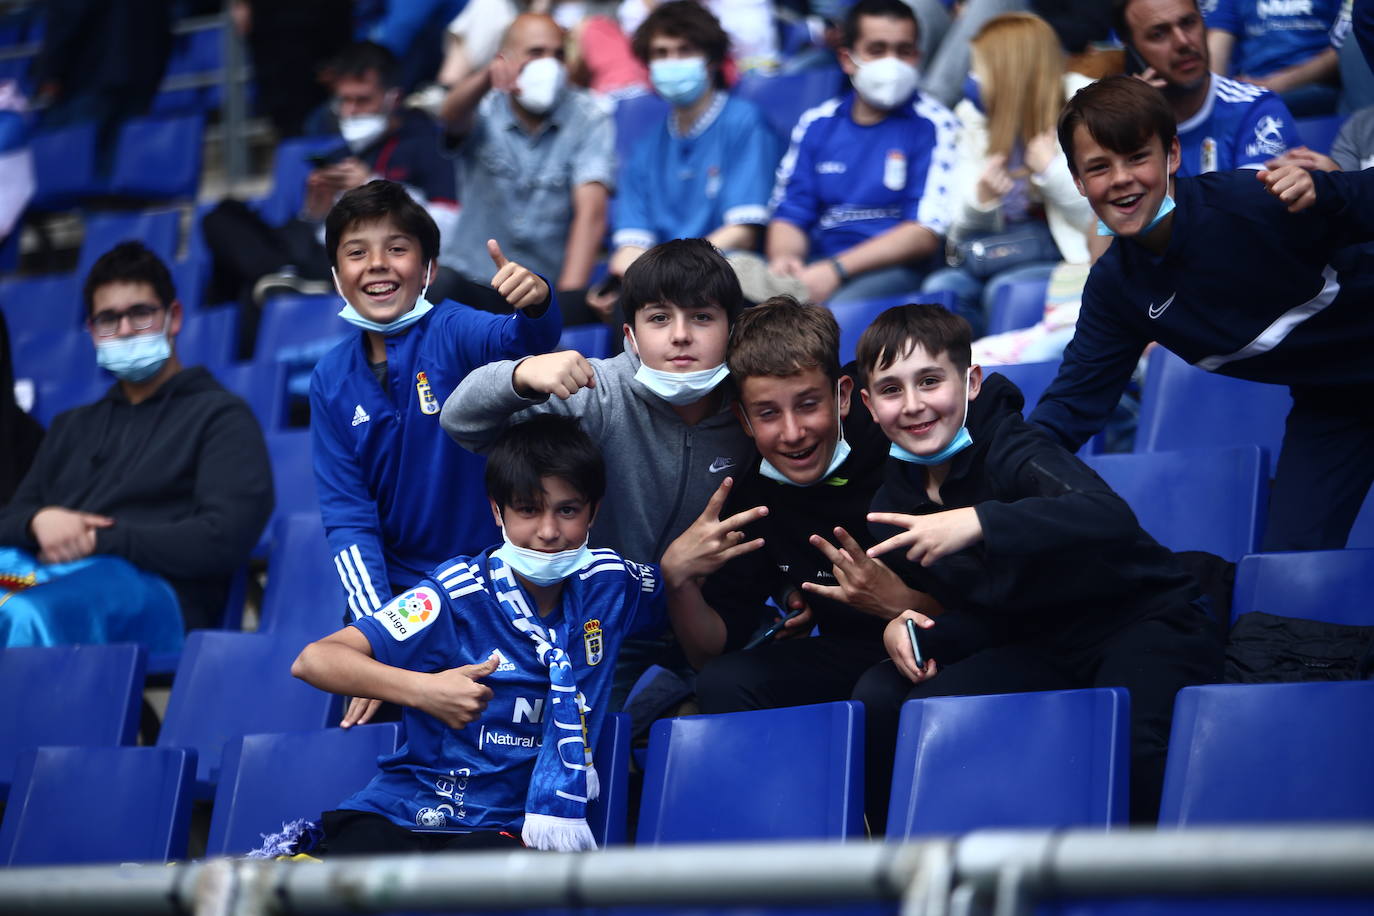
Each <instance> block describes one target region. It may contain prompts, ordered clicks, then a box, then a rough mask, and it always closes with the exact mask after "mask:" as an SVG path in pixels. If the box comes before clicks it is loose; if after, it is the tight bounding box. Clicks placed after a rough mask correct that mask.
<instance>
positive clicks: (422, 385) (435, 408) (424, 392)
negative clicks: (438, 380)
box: [415, 372, 439, 414]
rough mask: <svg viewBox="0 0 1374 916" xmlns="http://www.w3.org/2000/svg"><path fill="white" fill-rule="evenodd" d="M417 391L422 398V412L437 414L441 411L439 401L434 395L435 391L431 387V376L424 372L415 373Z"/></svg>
mask: <svg viewBox="0 0 1374 916" xmlns="http://www.w3.org/2000/svg"><path fill="white" fill-rule="evenodd" d="M415 393H416V395H418V396H419V398H420V413H423V414H436V413H438V412H439V402H438V400H436V399H435V397H434V391H433V390H432V389H431V388H430V387H429V376H427V375H425V374H424V373H423V372H417V373H415Z"/></svg>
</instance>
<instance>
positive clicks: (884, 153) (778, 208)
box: [745, 0, 956, 303]
mask: <svg viewBox="0 0 1374 916" xmlns="http://www.w3.org/2000/svg"><path fill="white" fill-rule="evenodd" d="M916 28H917V27H916V17H915V16H914V15H913V14H912V12H911V8H910V7H909V6H907V5H906V4H905V3H903V2H902V0H861V2H859V3H857V4H855V5H854V6H853V7H852V8H851V9H850V11H849V16H848V19H847V20H846V22H845V37H844V48H843V51H842V52H841V54H840V64H841V66H842V67H843V68H844V72H845V73H846V74H848V76H849V77H850V79H851V80H852V81H853V83H854V89H855V91H854V92H852V93H849V94H847V95H844V96H841V97H839V98H835V99H831V100H830V101H828V102H825V103H824V104H822V105H820V106H818V107H816V108H813V109H811V110H810V111H808V112H807V113H806V114H804V115H802V118H801V121H800V123H798V125H797V128H796V130H795V131H793V134H792V146H791V148H790V149H789V150H788V151H787V155H786V156H785V157H784V158H783V161H782V165H780V166H779V167H778V177H777V186H776V188H775V189H774V191H773V204H772V206H773V219H772V221H771V222H770V223H769V224H768V241H767V244H766V252H767V256H768V273H767V274H763V275H762V276H761V278H760V282H759V283H758V284H757V285H756V284H754V283H753V282H752V281H751V282H750V283H749V284H747V285H746V289H745V294H746V295H748V296H749V297H750V298H753V299H758V298H766V296H767V295H769V294H773V293H778V292H789V291H792V290H789V289H788V284H784V283H779V282H778V281H777V278H778V277H783V278H793V281H794V282H793V284H791V285H792V286H793V287H795V285H796V282H797V281H799V283H800V285H801V286H802V287H804V294H805V296H806V297H807V298H809V299H810V300H811V301H812V302H817V303H819V302H825V301H827V300H830V301H834V302H847V301H854V300H858V299H867V298H873V297H875V296H884V295H894V294H898V293H907V292H911V291H912V290H915V289H919V288H920V285H921V281H922V280H923V279H924V278H925V275H926V273H927V272H928V271H929V269H930V268H931V266H932V265H933V264H934V260H933V259H934V256H935V255H936V254H937V253H938V252H939V251H941V250H942V243H943V236H944V234H945V231H946V230H947V229H948V227H949V222H950V216H951V212H950V211H951V208H952V199H953V185H952V181H953V169H954V167H955V164H956V163H955V158H954V131H955V123H954V117H953V115H951V114H950V113H949V111H948V110H947V109H945V107H944V106H943V105H941V104H940V103H938V102H936V101H933V100H932V99H929V98H927V97H926V96H924V95H922V94H921V93H919V92H918V91H917V90H916V77H917V70H916V66H917V64H918V63H919V60H920V58H919V54H918V52H917V43H918V35H917V31H916ZM770 275H772V276H770ZM751 287H752V288H753V289H757V290H758V293H760V294H762V295H758V294H755V293H754V292H753V291H752V290H751ZM797 291H798V292H802V290H797Z"/></svg>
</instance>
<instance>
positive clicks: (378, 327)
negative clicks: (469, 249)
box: [329, 267, 434, 337]
mask: <svg viewBox="0 0 1374 916" xmlns="http://www.w3.org/2000/svg"><path fill="white" fill-rule="evenodd" d="M329 272H330V273H332V274H333V275H334V289H335V291H336V292H338V294H339V298H341V299H343V301H344V306H343V308H341V309H339V317H340V318H342V319H343V320H344V321H347V322H348V323H349V324H351V325H353V326H354V327H355V328H362V329H363V330H364V331H374V332H376V333H378V334H381V335H383V336H384V337H390V336H391V335H393V334H399V333H401V332H402V331H404V330H405V329H406V328H408V327H410V326H411V325H412V324H414V323H415V322H417V321H419V320H420V319H421V318H423V317H425V315H427V314H429V312H430V311H432V310H433V309H434V303H433V302H430V301H429V300H428V299H426V298H425V294H426V293H428V292H429V284H428V283H426V284H425V285H424V287H423V288H422V289H421V290H420V295H419V297H418V298H416V300H415V304H414V305H412V306H411V307H410V311H408V312H406V313H405V314H403V315H398V316H396V317H395V318H393V319H391V320H390V321H388V322H387V323H386V324H382V323H381V322H379V321H373V320H372V319H371V318H365V317H364V316H363V315H362V313H360V312H359V311H358V310H357V309H355V308H354V307H353V303H351V302H349V301H348V297H347V296H345V295H344V294H343V289H342V288H341V287H340V286H339V272H338V271H337V270H335V269H334V268H332V267H331V268H330V269H329Z"/></svg>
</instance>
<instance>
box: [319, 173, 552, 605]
mask: <svg viewBox="0 0 1374 916" xmlns="http://www.w3.org/2000/svg"><path fill="white" fill-rule="evenodd" d="M325 246H326V248H327V249H328V251H329V256H330V259H331V261H332V263H333V267H334V276H335V282H336V284H337V286H338V289H339V293H340V295H342V296H343V298H344V300H345V301H346V303H347V304H346V305H345V306H344V309H343V311H341V312H340V313H339V314H340V316H341V317H343V318H344V319H345V320H346V321H348V322H350V323H351V324H353V325H355V326H357V327H359V328H360V329H361V330H362V333H361V334H359V335H357V336H350V337H349V338H348V339H347V340H345V341H343V342H342V343H340V344H339V345H338V346H337V347H335V348H334V349H333V350H331V351H330V352H329V353H328V354H326V355H325V357H324V358H323V359H322V360H320V362H319V364H318V365H317V366H316V367H315V372H314V375H313V376H312V377H311V380H310V410H311V414H310V416H311V420H310V429H311V437H312V443H313V449H314V462H315V481H316V485H317V486H318V488H319V493H320V514H321V516H322V518H323V520H324V526H325V531H326V534H327V535H328V538H329V545H330V548H331V549H332V551H333V553H334V566H335V568H336V570H337V572H338V574H339V578H340V579H341V580H342V581H343V585H344V590H345V591H346V593H347V595H348V607H349V611H350V612H351V615H352V617H353V618H354V619H357V618H360V617H364V616H367V615H370V614H372V613H374V612H375V611H376V610H378V609H379V608H381V607H382V605H383V604H385V603H386V601H387V600H388V599H389V598H390V597H391V595H392V594H393V593H394V592H397V591H400V590H401V589H403V588H404V587H406V586H407V585H409V584H410V583H412V582H414V581H415V580H417V579H419V578H420V577H422V576H423V575H425V573H426V572H427V571H428V570H430V569H432V568H433V567H434V566H435V565H436V564H437V563H439V562H441V561H442V560H443V559H444V558H446V557H450V556H454V555H457V554H475V553H476V552H477V551H479V550H481V549H482V548H483V547H486V546H487V545H488V544H490V543H491V542H492V541H493V540H495V539H496V537H497V531H496V527H495V525H494V524H493V522H492V519H491V515H490V513H489V512H487V511H486V497H485V492H484V490H483V487H482V470H483V467H484V461H483V459H482V458H480V457H478V456H476V455H473V454H471V453H470V452H467V451H464V450H463V449H462V448H460V447H458V445H456V444H455V443H454V442H453V441H452V440H450V439H449V437H448V436H447V435H445V434H444V431H443V429H442V428H440V426H439V408H440V407H441V406H442V405H443V403H444V398H446V397H448V394H449V392H450V391H452V390H453V389H454V388H456V387H457V385H458V383H459V382H460V381H462V380H463V378H464V377H465V376H466V375H467V374H468V373H469V372H470V371H472V370H473V369H474V368H476V367H477V366H480V365H482V364H484V363H487V362H490V361H491V360H496V359H511V358H515V357H520V356H526V355H529V354H531V353H543V352H546V351H548V350H549V349H551V348H552V347H553V346H554V345H555V344H556V343H557V341H558V336H559V333H560V331H561V330H562V322H561V320H560V317H559V312H558V307H557V304H556V303H555V302H554V299H553V294H552V292H551V291H550V289H549V286H548V284H547V283H546V282H545V281H544V280H542V279H541V278H540V277H538V276H537V275H535V274H534V273H531V272H530V271H529V270H527V269H525V268H524V267H521V266H520V265H519V264H515V263H513V262H508V261H507V260H506V259H505V258H504V256H502V254H501V249H500V247H499V245H497V244H496V242H494V241H493V242H489V243H488V246H489V249H490V253H491V256H492V260H493V261H494V262H495V263H496V266H497V268H498V271H497V274H496V276H495V277H494V278H493V280H492V286H493V287H495V288H496V289H497V290H498V292H500V293H501V295H502V296H504V297H505V299H506V301H508V302H509V303H510V304H511V305H512V306H513V307H514V309H515V314H513V315H505V316H501V315H492V314H487V313H485V312H479V311H476V310H474V309H471V308H469V307H468V306H465V305H461V304H459V303H456V302H447V301H446V302H442V303H439V304H437V305H435V304H432V303H430V302H428V301H427V300H426V299H425V298H424V290H425V288H426V287H427V286H428V280H429V277H430V276H431V275H432V271H433V269H434V263H435V259H436V258H437V257H438V254H439V230H438V227H436V226H435V224H434V221H433V220H432V219H431V218H430V217H429V214H428V213H426V212H425V210H424V208H423V207H421V206H420V205H419V204H417V203H415V202H414V201H413V200H412V199H411V198H410V196H409V195H408V194H407V193H406V192H405V190H404V189H403V188H402V187H401V186H400V185H398V184H395V183H393V182H389V181H380V180H379V181H373V182H370V183H368V184H366V185H363V186H362V187H360V188H357V189H355V190H353V191H350V192H348V193H347V194H345V195H344V196H343V197H341V198H340V199H339V202H338V203H337V204H336V205H335V206H334V209H333V210H332V211H331V212H330V214H329V216H328V218H327V219H326V221H325Z"/></svg>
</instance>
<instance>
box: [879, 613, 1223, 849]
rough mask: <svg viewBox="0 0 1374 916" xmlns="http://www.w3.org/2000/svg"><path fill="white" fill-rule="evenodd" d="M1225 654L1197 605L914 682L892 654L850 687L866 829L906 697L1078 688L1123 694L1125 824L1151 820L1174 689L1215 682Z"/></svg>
mask: <svg viewBox="0 0 1374 916" xmlns="http://www.w3.org/2000/svg"><path fill="white" fill-rule="evenodd" d="M937 628H938V624H937ZM928 632H932V633H933V632H934V630H931V631H928ZM923 636H924V634H923ZM928 654H930V655H932V656H934V655H935V653H934V652H930V653H928ZM935 657H936V658H937V660H938V656H935ZM1222 660H1223V650H1222V645H1221V640H1220V639H1219V638H1218V636H1217V632H1216V626H1215V624H1214V623H1213V622H1212V620H1211V618H1210V616H1209V615H1208V614H1207V613H1206V612H1205V611H1204V610H1203V609H1202V608H1201V607H1199V606H1198V605H1196V604H1185V605H1181V606H1178V607H1173V608H1168V609H1165V610H1162V611H1159V612H1156V613H1154V614H1151V615H1150V616H1147V617H1144V618H1141V619H1139V620H1136V621H1135V622H1133V623H1131V624H1129V625H1127V626H1125V627H1122V628H1121V629H1119V630H1116V631H1115V632H1113V633H1111V634H1110V635H1108V636H1107V637H1105V638H1103V639H1100V640H1097V641H1095V642H1093V643H1090V644H1087V645H1075V644H1074V642H1073V640H1072V638H1071V635H1070V638H1065V637H1064V636H1063V635H1056V636H1054V637H1045V638H1039V639H1036V640H1032V641H1021V642H1015V643H1008V644H1004V645H999V646H994V647H991V648H986V649H982V650H980V651H977V652H974V653H973V654H972V655H970V656H969V657H967V658H965V659H963V660H962V661H959V662H957V663H954V664H951V665H949V666H948V667H944V666H941V667H940V669H939V672H938V673H937V674H936V675H935V677H933V678H931V679H930V680H928V681H925V682H924V683H921V684H916V685H913V684H912V683H911V682H910V681H908V680H907V679H906V678H905V677H904V676H903V675H902V673H901V672H900V671H898V670H897V667H896V666H895V665H894V664H893V663H892V662H891V661H890V660H888V661H884V662H882V663H881V664H878V665H876V666H874V667H873V668H872V669H870V670H869V671H868V672H867V673H865V674H864V675H863V677H861V678H860V679H859V683H858V684H857V685H856V686H855V688H854V699H856V700H859V701H860V702H862V703H863V704H864V709H865V712H866V719H865V732H864V734H865V742H866V750H867V757H866V760H867V764H866V772H865V776H864V780H865V794H866V801H865V810H866V811H867V814H868V822H869V826H870V828H871V829H872V830H873V832H874V833H875V834H878V833H882V832H883V831H884V830H885V829H886V826H887V809H888V796H889V794H890V792H891V787H892V770H893V757H894V755H895V754H896V750H897V722H898V717H899V716H900V714H901V708H902V704H903V703H905V702H906V701H907V700H916V699H925V698H927V697H945V696H984V695H988V694H995V693H1021V692H1024V691H1030V690H1071V689H1077V688H1084V687H1125V688H1126V689H1127V690H1129V691H1130V694H1131V805H1130V807H1131V821H1132V822H1134V823H1153V822H1155V821H1156V820H1158V817H1159V799H1160V794H1161V792H1162V790H1163V786H1164V758H1165V753H1166V751H1167V750H1168V745H1169V727H1170V724H1171V723H1172V721H1173V712H1174V695H1175V694H1176V693H1178V691H1179V689H1180V688H1183V687H1187V686H1190V685H1193V684H1212V683H1216V682H1217V681H1219V680H1220V679H1221V673H1222Z"/></svg>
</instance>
